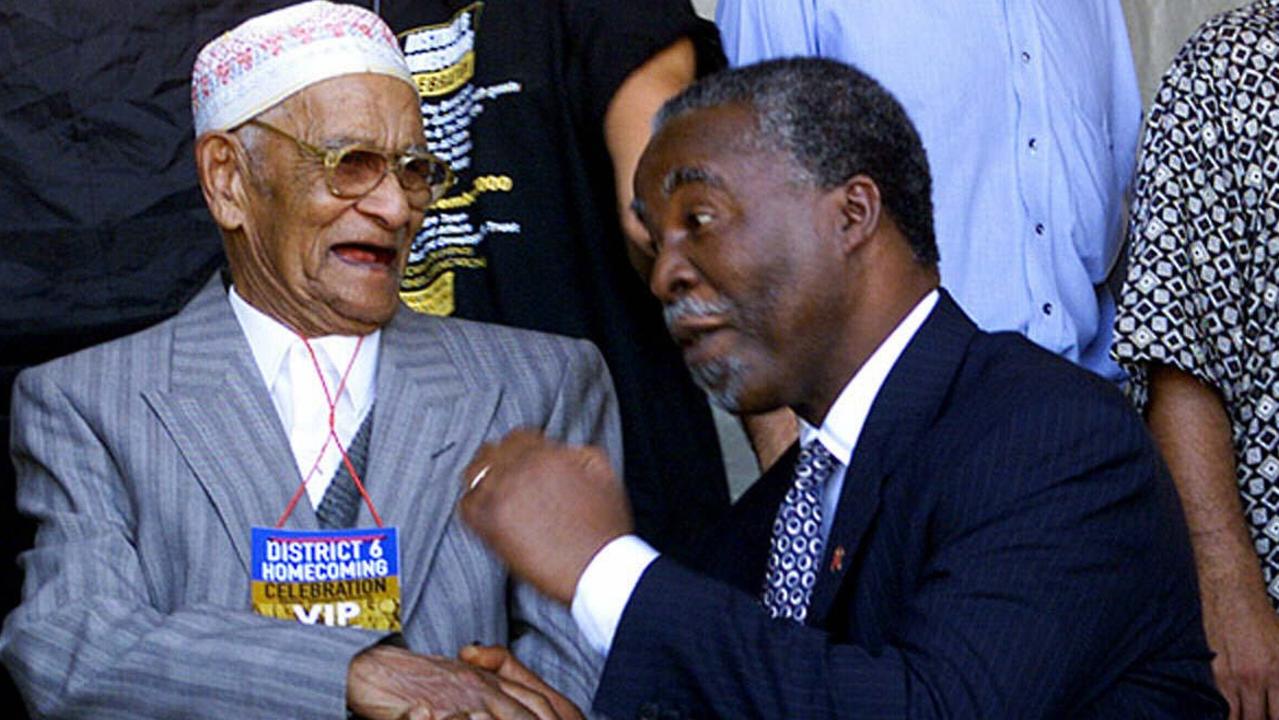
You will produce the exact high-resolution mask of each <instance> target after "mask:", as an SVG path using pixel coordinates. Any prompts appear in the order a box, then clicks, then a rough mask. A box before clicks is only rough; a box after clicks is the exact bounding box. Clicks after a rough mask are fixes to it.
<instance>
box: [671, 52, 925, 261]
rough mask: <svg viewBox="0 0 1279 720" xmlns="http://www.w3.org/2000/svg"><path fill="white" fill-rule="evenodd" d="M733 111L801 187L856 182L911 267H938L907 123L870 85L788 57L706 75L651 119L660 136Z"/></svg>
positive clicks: (842, 68)
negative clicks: (866, 184)
mask: <svg viewBox="0 0 1279 720" xmlns="http://www.w3.org/2000/svg"><path fill="white" fill-rule="evenodd" d="M724 105H741V106H744V107H746V108H748V109H749V110H750V111H751V112H752V113H753V114H754V116H755V120H756V133H757V137H755V138H747V139H745V140H746V141H747V142H748V143H749V142H757V143H760V144H761V147H763V148H768V149H772V150H776V151H778V152H781V153H783V154H785V155H788V156H789V157H791V158H792V159H794V161H795V165H796V168H797V169H798V170H799V174H798V175H799V176H798V177H797V178H796V179H797V180H799V181H801V182H807V183H810V184H812V185H814V186H816V187H820V188H823V189H830V188H834V187H837V186H839V185H841V184H843V183H844V182H846V181H847V180H849V179H850V178H852V177H854V176H856V175H865V176H867V177H869V178H870V179H871V180H873V181H874V182H875V184H876V185H877V186H878V187H879V192H880V196H881V197H882V199H883V203H884V206H885V207H886V208H887V210H888V212H889V214H890V215H892V217H893V220H894V221H895V222H896V223H897V226H898V227H899V228H901V230H902V233H903V234H904V235H905V236H906V240H907V241H908V242H909V243H910V247H911V251H912V252H913V253H914V256H915V259H916V260H917V261H918V262H919V263H920V264H922V265H925V266H927V267H934V266H936V265H937V262H938V253H937V240H936V237H935V234H934V230H933V205H932V179H931V176H930V175H929V172H928V158H927V155H926V154H925V152H924V146H923V143H922V142H921V141H920V139H919V133H918V132H917V131H916V130H915V126H914V124H912V123H911V121H910V118H909V117H908V116H907V115H906V111H905V109H903V108H902V106H901V104H900V103H898V102H897V100H896V99H895V98H894V97H893V96H892V95H891V94H890V93H889V92H888V91H887V90H885V89H884V88H883V86H881V85H880V84H879V83H877V82H875V80H873V79H872V78H871V77H870V76H868V75H866V74H865V73H863V72H861V71H860V70H858V69H856V68H854V67H851V66H849V65H845V64H844V63H840V62H836V61H834V60H826V59H821V58H788V59H783V60H770V61H767V62H762V63H758V64H755V65H747V66H745V67H740V68H733V69H730V70H725V71H723V72H719V73H716V74H714V75H710V76H708V77H706V78H703V79H702V80H700V81H698V82H697V83H696V84H694V85H691V86H690V87H688V88H687V89H685V90H684V91H683V92H682V93H680V94H679V95H676V96H675V97H673V98H671V99H670V100H669V101H668V102H667V103H666V104H665V105H664V106H662V109H661V110H660V111H659V112H658V114H657V117H656V118H655V120H654V125H655V128H656V129H658V130H660V129H661V128H662V127H663V126H665V125H666V124H667V123H668V122H670V121H671V120H673V119H675V118H677V117H679V116H681V115H684V114H686V113H689V112H693V111H696V110H707V109H710V108H715V107H720V106H724Z"/></svg>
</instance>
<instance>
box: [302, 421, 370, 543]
mask: <svg viewBox="0 0 1279 720" xmlns="http://www.w3.org/2000/svg"><path fill="white" fill-rule="evenodd" d="M372 429H373V408H369V414H368V415H366V416H365V417H364V422H363V423H361V424H360V429H359V430H358V431H356V433H355V437H354V438H352V439H351V447H349V448H347V449H346V456H347V457H349V458H350V459H351V465H352V466H354V467H355V471H356V472H357V473H359V474H360V480H361V481H363V480H364V468H365V466H367V465H368V459H369V434H370V433H372ZM359 512H360V491H359V490H357V489H356V487H355V480H353V479H352V478H351V473H350V471H348V470H347V469H346V463H342V464H341V465H338V469H337V472H336V473H334V474H333V481H332V482H330V483H329V487H328V489H327V490H325V491H324V498H323V499H322V500H320V505H319V507H317V508H316V509H315V517H316V519H317V520H318V521H319V523H320V527H322V528H324V529H325V530H332V529H334V528H349V527H354V526H355V517H356V515H358V514H359Z"/></svg>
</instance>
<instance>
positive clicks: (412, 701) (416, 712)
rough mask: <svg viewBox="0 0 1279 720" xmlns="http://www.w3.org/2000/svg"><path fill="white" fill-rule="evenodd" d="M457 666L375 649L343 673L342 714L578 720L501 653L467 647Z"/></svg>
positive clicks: (428, 719)
mask: <svg viewBox="0 0 1279 720" xmlns="http://www.w3.org/2000/svg"><path fill="white" fill-rule="evenodd" d="M458 656H459V660H452V659H449V658H445V657H439V656H428V655H419V654H417V653H414V652H410V651H408V650H405V649H403V648H398V647H392V646H387V645H378V646H374V647H372V648H369V649H367V650H365V651H364V652H361V653H360V654H359V655H357V656H356V657H355V658H354V659H353V660H352V661H351V665H350V669H349V670H348V672H347V707H348V708H350V710H351V711H352V712H354V713H356V714H357V715H359V716H360V717H363V718H367V720H445V719H446V718H447V719H455V720H483V719H488V718H492V719H493V720H581V718H582V714H581V712H579V711H578V709H577V708H576V707H575V706H574V705H573V703H571V702H569V700H568V699H566V698H565V697H564V696H562V695H560V694H559V693H557V692H556V691H555V690H554V689H552V688H551V687H550V686H549V685H547V684H546V683H545V682H543V681H542V679H541V678H539V677H538V676H537V675H535V674H534V673H533V672H532V671H531V670H529V669H528V668H526V667H524V665H522V664H521V663H520V662H519V661H518V660H516V659H515V657H514V656H512V655H511V654H510V653H509V652H508V651H507V650H506V649H505V648H502V647H495V646H491V647H482V646H478V645H471V646H467V647H464V648H462V651H461V652H460V653H459V654H458Z"/></svg>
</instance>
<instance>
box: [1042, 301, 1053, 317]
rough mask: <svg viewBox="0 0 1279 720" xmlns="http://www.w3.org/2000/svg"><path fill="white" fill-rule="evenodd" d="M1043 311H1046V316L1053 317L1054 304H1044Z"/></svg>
mask: <svg viewBox="0 0 1279 720" xmlns="http://www.w3.org/2000/svg"><path fill="white" fill-rule="evenodd" d="M1042 310H1043V311H1044V314H1045V315H1052V314H1053V304H1052V303H1044V307H1043V308H1042Z"/></svg>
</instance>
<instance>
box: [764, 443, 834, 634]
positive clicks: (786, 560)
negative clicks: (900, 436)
mask: <svg viewBox="0 0 1279 720" xmlns="http://www.w3.org/2000/svg"><path fill="white" fill-rule="evenodd" d="M839 465H840V462H839V461H838V460H836V459H835V458H834V457H833V456H832V455H831V454H830V451H828V450H827V449H826V448H825V447H823V446H822V444H821V443H820V442H817V441H816V440H814V441H812V442H810V443H809V444H808V445H805V446H804V448H803V449H801V450H800V451H799V457H798V458H797V459H796V460H795V475H794V483H793V484H792V485H791V488H790V490H788V491H787V492H786V497H785V498H784V499H783V500H782V504H781V506H780V507H779V508H778V510H777V519H776V520H774V521H773V542H772V548H771V550H770V551H769V554H768V572H767V573H766V574H765V576H764V592H763V601H764V607H765V608H767V609H768V612H769V614H770V615H772V616H773V617H775V618H778V617H781V618H790V619H791V620H794V621H795V622H800V623H802V622H804V618H805V617H807V616H808V601H809V598H810V597H811V596H812V594H813V586H814V585H815V584H816V583H817V567H818V565H819V564H820V563H821V559H822V491H823V489H824V487H825V485H826V479H827V478H829V477H830V476H831V473H833V472H834V471H835V468H837V467H839Z"/></svg>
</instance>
